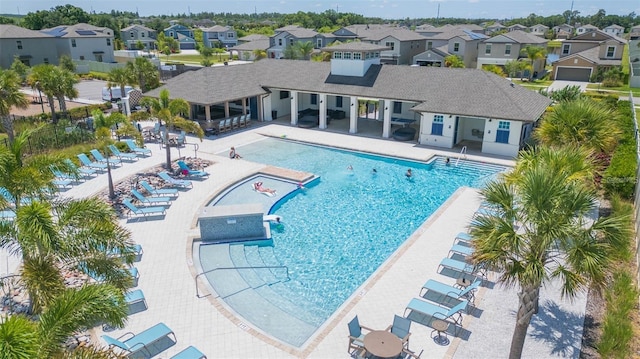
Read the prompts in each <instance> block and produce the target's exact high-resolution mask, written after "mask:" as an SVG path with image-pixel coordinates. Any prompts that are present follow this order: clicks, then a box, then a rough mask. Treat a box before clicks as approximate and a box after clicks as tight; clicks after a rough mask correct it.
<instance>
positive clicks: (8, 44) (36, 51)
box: [0, 37, 58, 69]
mask: <svg viewBox="0 0 640 359" xmlns="http://www.w3.org/2000/svg"><path fill="white" fill-rule="evenodd" d="M57 40H58V39H56V38H53V37H52V38H31V39H0V49H2V51H0V68H3V69H7V68H9V67H11V64H12V63H13V57H14V56H16V55H17V56H31V58H29V59H28V60H29V65H30V66H34V65H39V64H43V63H45V62H44V60H45V59H48V60H49V63H50V64H52V65H57V64H58V50H57V48H56V42H57ZM17 41H22V49H18V44H17Z"/></svg>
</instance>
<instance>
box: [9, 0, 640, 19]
mask: <svg viewBox="0 0 640 359" xmlns="http://www.w3.org/2000/svg"><path fill="white" fill-rule="evenodd" d="M572 2H573V9H574V10H577V11H579V12H580V15H583V16H585V15H592V14H595V13H596V12H597V11H598V10H599V9H604V10H605V12H606V13H607V14H611V15H628V14H629V13H631V12H635V13H636V14H640V0H573V1H572V0H342V1H336V0H232V1H228V0H227V1H223V0H139V1H131V0H61V1H57V0H23V1H16V0H0V13H4V14H21V15H26V14H27V13H29V12H35V11H38V10H48V9H50V8H52V7H55V6H57V5H65V4H71V5H74V6H78V7H81V8H83V9H84V10H85V11H87V12H91V11H96V12H110V11H111V10H112V9H114V10H121V11H131V12H135V11H138V13H139V14H140V15H141V16H150V15H163V14H165V15H171V14H180V13H185V14H187V13H189V11H190V12H191V13H199V12H205V11H206V12H215V13H220V12H231V13H241V14H243V13H253V12H254V11H257V12H258V13H261V12H278V13H295V12H297V11H305V12H306V11H310V12H323V11H325V10H328V9H333V10H337V11H338V12H353V13H356V14H361V15H364V16H368V17H381V18H385V19H404V18H407V17H408V18H428V17H436V16H437V14H438V5H440V17H441V18H448V17H457V18H471V19H474V18H492V19H511V18H519V17H526V16H528V15H529V14H531V13H535V14H536V15H540V16H550V15H555V14H562V13H563V12H564V11H566V10H569V9H571V5H572Z"/></svg>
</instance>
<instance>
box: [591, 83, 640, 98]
mask: <svg viewBox="0 0 640 359" xmlns="http://www.w3.org/2000/svg"><path fill="white" fill-rule="evenodd" d="M587 89H590V90H598V91H602V92H618V93H619V94H620V95H627V94H629V91H631V92H632V93H633V97H640V88H630V87H629V85H624V86H620V87H602V86H600V85H598V84H587Z"/></svg>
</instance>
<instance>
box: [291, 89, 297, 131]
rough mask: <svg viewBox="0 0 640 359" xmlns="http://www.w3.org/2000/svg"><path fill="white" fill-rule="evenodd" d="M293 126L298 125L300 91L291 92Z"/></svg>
mask: <svg viewBox="0 0 640 359" xmlns="http://www.w3.org/2000/svg"><path fill="white" fill-rule="evenodd" d="M290 94H291V124H292V125H294V126H296V125H297V124H298V91H291V93H290Z"/></svg>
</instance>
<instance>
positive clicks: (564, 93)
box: [538, 85, 582, 102]
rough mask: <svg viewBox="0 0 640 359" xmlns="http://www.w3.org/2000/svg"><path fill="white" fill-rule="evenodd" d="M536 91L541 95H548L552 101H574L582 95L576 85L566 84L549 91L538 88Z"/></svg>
mask: <svg viewBox="0 0 640 359" xmlns="http://www.w3.org/2000/svg"><path fill="white" fill-rule="evenodd" d="M538 92H539V93H540V94H541V95H543V96H548V97H550V98H551V99H552V100H553V101H554V102H569V101H575V100H577V99H579V98H580V97H582V89H580V86H577V85H567V86H565V87H564V88H562V89H560V90H556V91H551V92H549V91H547V90H545V89H540V90H539V91H538Z"/></svg>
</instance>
